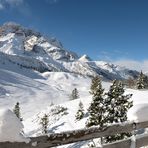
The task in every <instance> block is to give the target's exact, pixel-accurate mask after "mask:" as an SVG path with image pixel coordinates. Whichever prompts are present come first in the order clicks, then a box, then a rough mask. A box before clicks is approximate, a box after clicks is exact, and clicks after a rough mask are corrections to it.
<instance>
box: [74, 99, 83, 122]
mask: <svg viewBox="0 0 148 148" xmlns="http://www.w3.org/2000/svg"><path fill="white" fill-rule="evenodd" d="M75 117H76V120H81V119H82V118H83V117H84V107H83V104H82V102H81V101H80V103H79V108H78V111H77V113H76V116H75Z"/></svg>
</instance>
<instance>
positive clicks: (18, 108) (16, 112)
mask: <svg viewBox="0 0 148 148" xmlns="http://www.w3.org/2000/svg"><path fill="white" fill-rule="evenodd" d="M13 112H14V113H15V115H16V116H17V117H18V118H19V119H20V120H21V121H22V118H21V114H20V104H19V102H17V103H16V105H15V106H14V109H13Z"/></svg>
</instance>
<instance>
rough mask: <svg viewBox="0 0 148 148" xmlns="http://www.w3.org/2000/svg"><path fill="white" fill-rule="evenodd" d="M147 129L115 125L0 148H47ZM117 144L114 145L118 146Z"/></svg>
mask: <svg viewBox="0 0 148 148" xmlns="http://www.w3.org/2000/svg"><path fill="white" fill-rule="evenodd" d="M147 127H148V121H147V122H141V123H124V124H116V125H112V126H108V127H104V128H103V129H102V130H101V129H100V128H98V127H92V128H84V129H80V130H74V131H67V132H62V133H54V134H49V135H48V136H39V137H31V143H30V144H25V143H10V142H7V143H6V145H8V147H2V146H3V145H5V143H0V148H13V147H12V146H14V148H32V147H33V146H32V143H35V142H36V143H37V145H36V148H47V147H53V146H59V145H64V144H70V143H74V142H79V141H86V140H90V139H94V138H100V137H105V136H109V135H114V134H117V133H123V132H131V131H133V130H137V129H141V128H147ZM138 140H139V141H138V143H137V145H138V144H139V145H142V143H143V144H147V142H146V141H148V140H147V137H144V138H143V139H138ZM117 143H118V142H117ZM117 143H116V144H115V145H118V144H117ZM126 143H127V145H128V143H129V144H130V142H129V141H127V142H125V144H126ZM1 145H2V146H1ZM9 145H11V147H9ZM18 145H19V146H18ZM124 148H126V146H124Z"/></svg>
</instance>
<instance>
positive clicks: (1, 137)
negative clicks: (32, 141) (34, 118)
mask: <svg viewBox="0 0 148 148" xmlns="http://www.w3.org/2000/svg"><path fill="white" fill-rule="evenodd" d="M23 128H24V126H23V124H22V123H21V121H20V120H19V119H18V118H17V117H16V115H15V114H14V113H13V112H12V111H11V110H9V109H1V110H0V142H5V141H9V142H26V143H28V142H29V139H28V138H25V137H24V136H23V134H22V131H23Z"/></svg>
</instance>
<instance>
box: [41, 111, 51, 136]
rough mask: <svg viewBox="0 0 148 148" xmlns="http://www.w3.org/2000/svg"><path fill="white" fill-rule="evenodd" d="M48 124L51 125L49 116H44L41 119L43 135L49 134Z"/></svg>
mask: <svg viewBox="0 0 148 148" xmlns="http://www.w3.org/2000/svg"><path fill="white" fill-rule="evenodd" d="M48 123H49V120H48V116H47V114H44V116H43V117H42V118H41V121H40V124H41V126H42V133H43V134H47V132H48V131H47V130H48Z"/></svg>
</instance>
